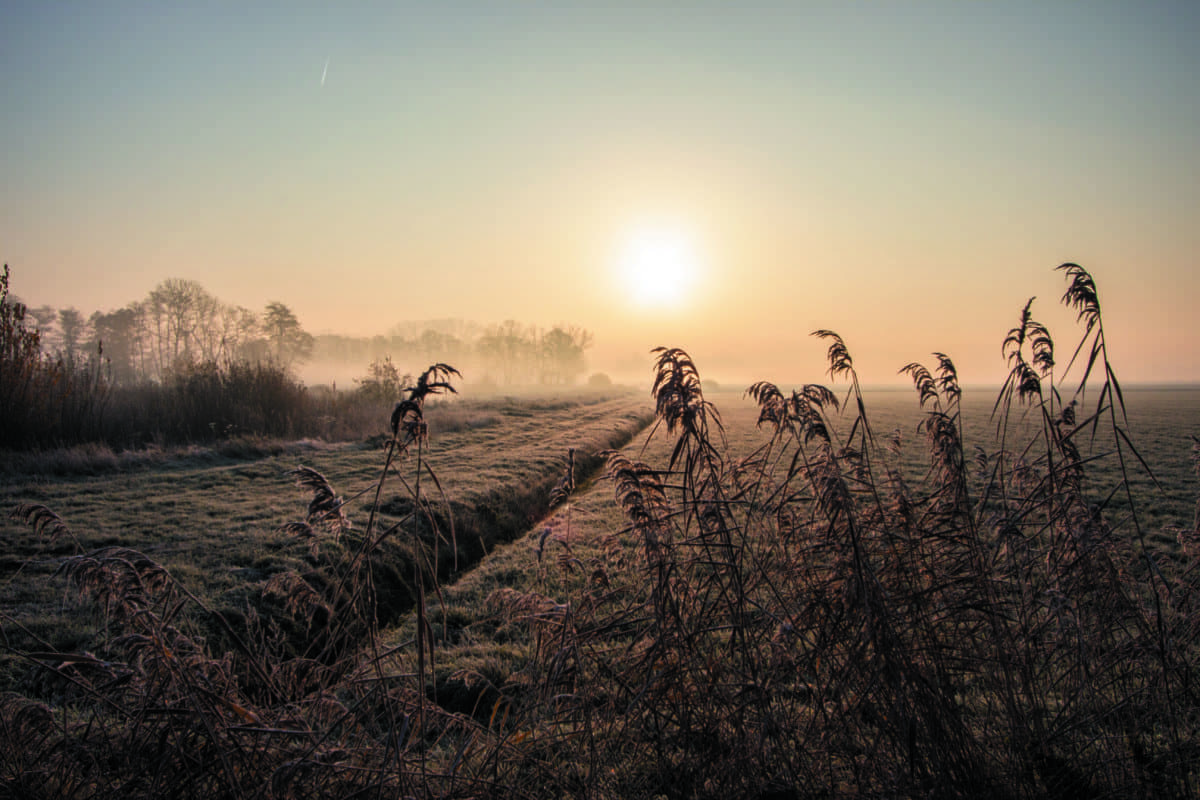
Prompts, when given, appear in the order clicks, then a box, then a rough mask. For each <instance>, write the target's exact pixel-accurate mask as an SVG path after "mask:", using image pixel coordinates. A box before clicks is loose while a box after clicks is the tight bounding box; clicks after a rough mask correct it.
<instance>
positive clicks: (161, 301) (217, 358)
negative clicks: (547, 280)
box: [26, 278, 593, 386]
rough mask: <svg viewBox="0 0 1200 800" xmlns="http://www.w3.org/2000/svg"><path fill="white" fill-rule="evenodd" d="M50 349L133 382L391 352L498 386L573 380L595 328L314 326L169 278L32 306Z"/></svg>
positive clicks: (359, 359) (362, 362)
mask: <svg viewBox="0 0 1200 800" xmlns="http://www.w3.org/2000/svg"><path fill="white" fill-rule="evenodd" d="M26 315H27V317H28V320H29V326H30V327H31V328H33V329H36V330H38V332H39V334H40V337H41V347H42V350H43V352H44V353H45V354H47V355H52V356H54V357H57V358H61V359H62V360H63V362H64V364H65V365H66V366H67V368H68V369H73V368H74V367H76V366H78V365H82V364H84V363H85V362H86V361H88V360H89V359H92V358H96V357H98V356H101V355H102V361H103V363H104V364H105V368H106V371H107V372H108V374H109V380H111V381H112V383H114V384H116V385H134V384H137V383H141V382H145V381H151V382H162V381H163V379H164V378H165V377H166V376H168V375H170V374H172V373H177V372H180V371H187V370H189V369H192V368H193V367H195V366H196V365H200V364H228V363H233V362H248V363H252V364H253V363H262V362H265V361H270V362H272V363H274V364H276V365H278V366H281V367H283V368H284V369H288V370H291V369H293V368H294V367H296V366H297V365H299V364H302V363H304V362H307V361H310V360H312V361H320V362H326V361H329V362H340V363H344V364H350V365H355V366H356V367H360V368H362V367H366V366H367V365H368V364H375V363H377V362H379V363H381V362H382V361H383V360H384V359H392V360H394V361H395V362H396V363H400V364H404V365H405V366H411V367H413V368H419V367H420V366H421V365H423V364H430V363H435V362H446V363H453V364H463V365H464V366H466V367H467V368H468V369H469V370H470V372H471V374H472V375H473V379H474V380H475V381H476V382H480V383H493V384H496V385H505V386H512V385H527V384H549V385H557V386H562V385H569V384H572V383H575V382H576V381H577V380H578V379H579V378H580V377H581V376H582V375H583V373H584V372H585V371H586V369H587V361H586V351H587V350H588V348H590V347H591V346H592V341H593V338H592V334H591V332H589V331H587V330H584V329H583V328H579V327H577V326H574V325H568V324H559V325H555V326H553V327H551V328H550V329H549V330H545V329H542V328H538V327H537V326H533V325H523V324H521V323H518V322H516V321H514V320H507V321H505V322H502V323H500V324H495V325H489V326H481V325H478V324H475V323H470V322H466V321H464V320H455V319H450V320H437V321H431V322H429V323H424V327H419V326H420V325H421V323H401V324H398V325H396V326H395V327H394V328H393V329H392V330H391V332H390V334H389V335H386V336H384V335H378V336H373V337H352V336H343V335H338V334H321V335H316V336H314V335H312V334H310V333H309V332H308V331H306V330H305V329H304V327H303V326H302V325H301V323H300V321H299V319H298V318H297V317H296V315H295V313H294V312H293V311H292V310H291V309H290V308H289V307H288V306H287V305H285V304H284V303H282V302H278V301H273V302H270V303H268V304H267V305H266V307H265V308H264V309H263V310H262V311H261V312H256V311H253V310H251V309H248V308H246V307H244V306H240V305H236V304H228V303H224V302H222V301H220V300H219V299H217V298H216V297H215V296H213V295H212V294H211V293H210V292H208V291H207V290H206V289H205V288H204V287H203V286H202V285H201V284H199V283H198V282H196V281H193V280H185V279H182V278H169V279H167V280H164V281H162V282H161V283H159V284H158V285H157V286H155V287H154V288H153V289H152V290H151V291H150V292H149V293H148V294H147V295H146V297H144V298H142V299H141V300H137V301H134V302H132V303H129V304H128V305H126V306H124V307H123V308H119V309H116V310H115V311H107V312H105V311H96V312H93V313H92V314H91V315H90V316H85V315H84V314H83V313H82V312H81V311H79V310H78V309H76V308H72V307H68V308H60V309H56V308H54V307H52V306H49V305H43V306H39V307H36V308H34V307H28V308H26Z"/></svg>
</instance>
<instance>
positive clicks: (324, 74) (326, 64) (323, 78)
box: [321, 58, 329, 86]
mask: <svg viewBox="0 0 1200 800" xmlns="http://www.w3.org/2000/svg"><path fill="white" fill-rule="evenodd" d="M328 74H329V59H328V58H327V59H325V69H323V70H321V85H322V86H324V85H325V76H326V75H328Z"/></svg>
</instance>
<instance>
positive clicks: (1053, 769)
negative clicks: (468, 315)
mask: <svg viewBox="0 0 1200 800" xmlns="http://www.w3.org/2000/svg"><path fill="white" fill-rule="evenodd" d="M1063 270H1064V272H1065V273H1066V277H1067V281H1068V292H1067V295H1066V297H1065V298H1064V301H1065V302H1066V303H1067V304H1068V305H1070V306H1071V307H1073V308H1076V309H1077V310H1079V312H1080V321H1081V330H1082V333H1081V334H1080V336H1081V337H1082V339H1083V347H1082V351H1081V352H1082V353H1083V356H1082V358H1083V359H1084V360H1083V361H1081V363H1080V364H1078V365H1075V367H1074V369H1075V372H1074V373H1068V375H1067V377H1066V378H1064V376H1063V375H1061V374H1059V373H1056V372H1055V368H1056V366H1058V365H1057V361H1056V359H1055V344H1054V341H1053V340H1052V338H1051V337H1050V333H1049V331H1047V330H1046V329H1045V328H1044V327H1043V326H1041V325H1040V324H1039V323H1038V322H1037V321H1036V320H1035V319H1033V318H1032V317H1031V316H1030V314H1029V309H1028V307H1027V308H1026V310H1025V313H1024V314H1023V316H1022V317H1021V321H1020V323H1019V325H1018V327H1016V328H1014V329H1013V330H1012V331H1010V332H1009V333H1008V335H1007V337H1006V338H1005V339H1004V352H1005V355H1006V357H1007V358H1008V363H1009V366H1010V370H1011V371H1010V373H1009V379H1008V380H1007V381H1006V383H1005V384H1004V386H1003V387H1001V388H1000V389H998V390H996V391H994V392H985V391H983V390H964V389H963V388H962V387H960V385H959V383H958V379H957V373H956V371H955V368H954V365H953V363H952V362H950V361H949V359H946V358H944V357H938V359H937V361H935V362H934V364H933V365H932V369H927V368H925V367H923V366H920V365H916V364H914V365H910V366H909V367H908V368H906V372H907V374H908V375H909V376H910V377H911V378H912V380H913V384H914V388H915V391H911V390H910V391H907V392H899V391H886V392H885V391H878V392H867V391H863V390H862V389H861V388H860V387H859V384H858V379H857V375H856V373H855V371H854V365H853V359H852V356H851V354H850V353H849V352H848V351H847V350H846V348H845V345H844V343H843V342H842V340H841V339H840V338H839V337H838V336H837V335H836V334H833V333H831V332H828V331H818V332H817V333H816V335H817V336H819V337H820V338H821V339H822V340H823V341H824V342H825V343H827V344H828V346H829V353H828V361H829V363H828V370H829V371H828V374H827V376H825V377H827V378H829V384H828V386H825V385H822V384H820V383H813V384H809V385H805V386H797V387H780V386H776V385H774V384H771V383H767V382H762V383H756V384H754V385H753V386H751V387H748V388H747V390H746V392H745V394H743V393H741V392H712V393H709V394H708V395H706V394H705V393H704V391H703V382H702V380H701V372H700V370H699V369H698V368H697V366H696V365H695V364H694V363H693V362H692V360H691V359H690V357H689V356H688V354H687V353H686V352H684V351H682V350H676V349H663V348H660V349H658V350H656V351H655V353H654V362H653V372H652V376H651V393H650V397H649V398H647V397H646V396H645V395H640V396H629V395H624V396H619V397H609V398H601V397H599V396H594V397H591V398H588V399H587V400H578V399H577V400H557V401H556V400H543V401H537V400H519V401H516V400H514V401H492V402H488V403H480V404H473V403H470V402H458V403H441V402H439V400H441V398H439V397H436V395H439V394H442V393H443V392H444V391H446V389H447V387H448V384H451V383H452V382H453V380H454V379H455V376H454V375H453V373H452V371H450V370H448V369H447V368H445V367H444V365H437V366H435V367H432V368H431V369H430V370H429V371H428V372H427V373H425V374H424V375H422V376H421V378H420V379H419V381H418V382H417V383H416V384H415V385H414V386H411V387H409V388H407V389H406V390H405V395H404V397H403V399H402V400H401V402H400V403H398V404H397V405H396V407H395V409H394V411H393V412H392V416H391V419H390V422H389V421H386V420H381V428H382V429H383V430H384V431H386V432H384V433H382V435H380V436H376V437H372V438H370V439H367V440H365V441H361V442H357V443H349V444H328V443H320V442H316V441H306V442H292V443H281V444H278V445H274V446H273V448H274V449H273V450H270V451H269V452H258V453H249V452H243V453H233V452H222V451H220V450H196V449H188V450H181V451H178V452H177V453H176V454H174V455H172V454H170V453H168V454H163V455H162V456H160V457H156V458H154V459H146V460H144V461H142V462H136V463H129V464H123V463H115V464H114V463H109V462H107V461H105V465H102V466H101V467H98V468H97V469H96V470H95V472H96V474H87V473H88V470H85V469H83V468H82V467H79V466H78V465H77V467H76V468H71V469H67V468H64V467H62V466H61V465H60V466H57V467H54V468H47V469H46V470H44V471H42V472H40V473H33V472H26V473H16V472H6V473H5V477H4V479H3V484H2V486H3V502H4V504H5V506H6V507H7V508H8V509H9V511H10V512H11V513H12V518H11V519H6V520H5V521H4V522H3V523H2V527H0V531H2V533H3V536H4V541H5V548H4V554H3V558H4V561H3V562H2V569H0V580H2V581H3V582H2V584H0V609H2V611H0V614H2V616H0V633H2V635H3V642H4V652H3V655H2V657H3V667H2V669H3V671H2V679H3V691H4V693H3V694H2V695H0V793H7V795H9V796H20V797H117V796H121V797H205V798H210V797H230V798H248V797H271V798H273V797H300V796H302V797H331V798H332V797H358V796H364V797H365V796H371V797H374V796H384V797H464V798H465V797H514V798H517V797H520V798H540V797H547V798H548V797H595V798H610V797H611V798H616V797H622V798H624V797H671V798H674V797H679V798H692V797H762V798H784V797H796V798H807V797H859V796H868V797H964V796H970V797H994V798H1034V797H1046V796H1052V797H1189V796H1194V794H1195V793H1196V792H1197V791H1200V786H1198V784H1197V781H1198V780H1200V773H1198V772H1197V769H1196V766H1195V765H1196V764H1197V763H1200V747H1198V745H1197V744H1196V742H1197V741H1200V714H1198V713H1197V711H1198V709H1200V702H1198V701H1200V686H1198V683H1197V678H1198V677H1200V673H1198V668H1200V647H1198V646H1197V633H1200V570H1198V569H1197V564H1198V563H1200V562H1198V561H1197V558H1198V557H1200V529H1198V527H1197V526H1198V525H1200V519H1198V516H1200V515H1198V514H1197V505H1196V497H1197V494H1198V493H1197V478H1196V473H1195V467H1196V463H1195V461H1194V459H1195V458H1196V455H1195V454H1194V451H1193V446H1194V444H1196V443H1197V440H1196V438H1195V437H1196V435H1197V434H1198V433H1200V403H1198V400H1200V391H1196V390H1183V389H1170V390H1149V389H1133V388H1131V387H1124V388H1123V387H1121V386H1120V384H1119V383H1118V381H1117V373H1116V369H1115V368H1114V365H1111V364H1110V363H1109V361H1108V357H1107V349H1106V342H1105V341H1104V331H1103V324H1102V319H1101V315H1100V308H1099V301H1098V299H1097V298H1096V295H1095V287H1094V285H1093V284H1092V283H1091V278H1090V276H1089V275H1088V274H1087V273H1086V272H1084V271H1083V270H1082V269H1080V268H1078V267H1075V266H1074V265H1064V267H1063ZM1074 344H1075V342H1070V345H1071V347H1070V348H1069V351H1073V350H1074ZM1088 365H1090V366H1088ZM1116 366H1117V367H1118V368H1119V365H1116ZM1058 369H1059V370H1061V369H1062V367H1061V366H1058ZM1080 371H1090V374H1088V376H1087V381H1086V383H1087V385H1088V390H1087V392H1086V393H1085V394H1077V393H1076V392H1075V391H1074V389H1073V387H1074V386H1076V385H1078V384H1079V383H1080V382H1081V381H1083V378H1082V377H1080V376H1079V372H1080ZM648 401H649V402H648ZM1073 401H1078V402H1073ZM81 458H82V456H81ZM84 460H86V459H84ZM102 460H103V459H102ZM47 463H48V464H53V463H54V462H53V460H50V461H48V462H47ZM1144 465H1148V466H1149V467H1150V468H1151V469H1152V470H1153V472H1154V475H1155V477H1156V478H1157V484H1158V485H1155V481H1154V480H1153V479H1151V477H1150V476H1149V475H1148V474H1147V473H1146V471H1145V469H1144V468H1143V467H1144ZM301 466H303V467H306V468H307V469H300V467H301Z"/></svg>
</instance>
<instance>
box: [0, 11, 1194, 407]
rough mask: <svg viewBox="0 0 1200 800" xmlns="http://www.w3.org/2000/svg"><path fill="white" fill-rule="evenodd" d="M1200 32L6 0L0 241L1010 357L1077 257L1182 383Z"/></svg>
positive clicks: (226, 275)
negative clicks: (1020, 320)
mask: <svg viewBox="0 0 1200 800" xmlns="http://www.w3.org/2000/svg"><path fill="white" fill-rule="evenodd" d="M1197 41H1200V5H1198V4H1196V3H1193V2H1186V1H1185V2H1178V3H1167V2H1152V1H1151V2H1127V3H1110V2H1088V3H1076V2H1070V3H1067V2H1061V3H1054V2H1003V3H1000V2H899V1H897V2H793V3H776V2H770V3H756V2H746V3H725V2H722V3H705V2H691V3H685V2H621V3H616V2H613V3H583V2H580V3H566V2H455V1H454V0H450V1H449V2H438V3H408V2H375V3H361V2H347V3H303V2H294V3H292V2H289V3H265V2H245V3H243V2H228V3H225V2H196V3H152V2H104V1H103V0H97V1H96V2H87V3H85V2H77V3H67V2H64V3H45V2H10V1H9V0H0V109H3V112H2V124H0V186H2V187H3V192H0V260H3V262H5V263H7V264H9V265H10V267H11V269H12V276H13V277H12V283H13V291H14V292H15V293H16V294H18V295H19V296H20V297H21V298H22V299H23V300H24V301H25V302H27V303H30V304H31V305H41V304H50V305H52V306H55V307H60V308H61V307H68V306H72V307H76V308H78V309H80V310H82V311H84V312H85V314H86V313H90V312H91V311H94V310H104V311H108V310H113V309H116V308H119V307H121V306H124V305H126V304H127V303H129V302H131V301H134V300H137V299H140V298H142V297H144V296H145V295H146V294H147V293H148V292H149V291H150V290H151V289H152V288H153V287H154V286H155V285H156V284H157V283H159V282H160V281H161V280H163V279H165V278H168V277H178V278H187V279H191V280H196V281H198V282H200V283H201V284H202V285H203V286H204V287H205V288H206V289H208V291H209V292H211V293H212V294H214V295H216V296H217V297H218V298H220V299H221V300H222V301H224V302H227V303H236V304H238V305H243V306H247V307H250V308H262V307H263V306H264V305H265V304H266V303H267V302H270V301H276V300H277V301H280V302H283V303H285V304H287V305H288V306H289V307H291V308H292V309H293V310H294V311H295V313H296V314H297V316H298V317H299V319H300V321H301V322H302V324H303V325H304V326H305V327H306V328H307V329H308V330H309V331H311V332H314V333H321V332H336V333H344V334H351V335H372V334H377V333H383V332H385V331H386V330H387V329H388V328H390V327H392V326H393V325H394V324H396V323H397V322H400V321H402V320H421V319H437V318H446V317H461V318H464V319H468V320H474V321H477V322H480V323H484V324H488V323H496V322H501V321H503V320H507V319H514V320H517V321H520V322H522V323H528V324H536V325H540V326H550V325H553V324H556V323H564V322H565V323H569V324H573V325H578V326H582V327H585V328H587V329H589V330H591V331H592V332H593V333H594V336H595V346H594V347H593V349H592V351H591V352H590V354H589V357H590V361H591V364H592V367H593V368H594V369H603V370H607V371H609V372H611V373H612V374H614V375H615V376H618V377H625V376H627V375H628V376H632V377H633V378H635V379H636V378H637V377H638V376H644V378H645V380H646V381H647V384H648V383H649V375H650V372H649V370H650V363H651V359H650V356H649V353H648V351H649V350H650V348H651V347H654V346H658V345H663V346H670V347H682V348H684V349H686V350H688V351H689V352H690V353H691V354H692V356H693V357H694V358H695V360H696V362H697V364H698V365H699V367H700V370H701V374H702V375H705V376H706V377H712V378H714V379H718V380H720V381H722V382H729V383H734V384H737V383H739V382H740V383H749V382H751V381H755V380H762V379H766V380H772V381H775V382H778V383H780V384H781V385H787V386H790V385H795V384H798V383H803V382H828V376H826V375H825V374H824V370H825V368H826V364H825V362H824V345H823V344H822V343H821V342H819V341H817V340H815V339H813V338H812V337H811V336H810V333H811V332H812V331H814V330H816V329H832V330H835V331H837V332H838V333H840V334H841V335H842V336H843V337H844V339H845V340H846V343H847V345H848V346H849V348H850V351H851V354H852V356H853V357H854V360H855V364H856V366H857V367H858V370H859V374H860V377H861V379H862V380H863V381H864V382H866V383H888V382H893V381H899V380H904V378H901V377H898V376H897V370H899V368H900V367H902V366H903V365H904V364H907V363H908V362H910V361H924V362H926V363H930V362H932V361H933V357H932V356H931V355H930V354H931V353H932V352H934V351H937V352H945V353H947V354H948V355H950V356H951V358H953V359H954V361H955V363H956V364H957V365H958V368H959V371H960V374H961V376H962V377H963V379H964V381H966V382H968V383H972V382H973V383H998V382H999V381H1000V380H1002V378H1003V375H1004V368H1005V367H1004V361H1003V359H1002V357H1001V349H1000V343H1001V341H1002V340H1003V338H1004V335H1005V333H1006V332H1007V331H1008V329H1009V328H1010V327H1012V326H1013V325H1014V324H1015V322H1016V321H1017V317H1018V315H1019V313H1020V310H1021V308H1022V306H1023V305H1024V304H1025V302H1026V301H1027V300H1028V299H1029V298H1030V297H1032V296H1037V300H1036V301H1035V304H1034V307H1033V310H1034V313H1035V316H1037V317H1038V318H1040V319H1042V320H1043V321H1044V322H1046V323H1047V324H1049V325H1050V326H1051V330H1052V332H1053V333H1054V334H1055V336H1056V339H1057V340H1058V342H1059V348H1060V352H1061V353H1062V358H1061V360H1063V361H1065V360H1066V357H1067V355H1069V351H1070V350H1071V349H1073V346H1074V343H1075V342H1076V340H1077V338H1078V334H1079V330H1078V329H1077V328H1076V327H1075V324H1074V318H1073V315H1072V314H1070V313H1067V312H1065V311H1064V310H1063V309H1062V308H1061V307H1060V305H1059V298H1060V296H1061V295H1062V292H1063V289H1064V288H1065V287H1064V282H1063V279H1062V276H1061V275H1060V274H1058V273H1056V272H1055V271H1054V267H1055V266H1057V265H1058V264H1060V263H1062V262H1064V261H1073V262H1077V263H1080V264H1082V265H1083V266H1084V267H1086V268H1087V269H1089V270H1090V271H1091V272H1092V274H1093V275H1094V276H1095V277H1096V279H1097V282H1098V285H1099V288H1100V297H1101V301H1102V304H1103V310H1104V314H1105V326H1106V333H1107V336H1108V338H1109V340H1110V347H1111V351H1112V355H1113V360H1114V366H1115V367H1116V369H1117V374H1118V375H1119V376H1120V377H1121V378H1122V380H1123V381H1124V382H1126V383H1130V382H1147V381H1148V382H1176V381H1186V382H1197V381H1200V322H1198V318H1197V314H1196V307H1197V298H1200V269H1197V265H1196V260H1197V258H1196V256H1197V253H1200V47H1198V46H1197V45H1196V42H1197ZM656 275H658V277H655V276H656ZM664 281H665V282H666V284H667V285H666V286H665V287H664V286H663V285H662V282H664ZM364 367H365V365H364Z"/></svg>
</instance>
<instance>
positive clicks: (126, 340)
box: [0, 265, 608, 450]
mask: <svg viewBox="0 0 1200 800" xmlns="http://www.w3.org/2000/svg"><path fill="white" fill-rule="evenodd" d="M9 277H10V273H9V269H8V267H7V265H6V266H5V267H4V269H3V272H0V449H5V448H12V449H20V450H37V449H43V448H55V447H64V446H73V445H77V444H95V443H101V444H103V445H105V446H108V447H111V448H128V447H135V448H136V447H142V446H146V445H167V444H175V443H194V442H211V441H218V440H238V439H242V440H244V439H246V438H247V437H250V438H254V437H267V438H274V439H281V438H282V439H287V438H299V437H318V438H322V439H326V440H331V439H342V440H346V439H354V438H359V437H362V436H364V435H370V434H372V433H378V430H379V427H380V426H381V425H382V424H383V422H384V421H386V420H387V418H388V414H389V413H390V411H391V407H392V404H393V403H395V402H396V401H398V400H400V399H401V398H402V397H403V396H404V393H405V392H406V391H410V390H411V388H412V387H413V386H414V384H415V382H416V378H415V377H414V376H416V375H419V374H421V373H422V372H424V371H425V370H426V369H427V368H429V367H430V366H431V365H436V364H449V365H451V366H452V367H453V368H454V370H455V371H457V372H458V373H461V374H463V375H469V376H470V378H469V379H467V380H466V381H464V384H469V385H471V386H472V387H473V388H475V389H476V390H483V391H485V392H486V391H488V390H492V389H503V388H506V387H512V386H517V385H539V386H567V385H570V384H573V383H575V382H576V381H578V379H579V378H580V376H581V375H582V374H583V372H584V370H585V368H586V362H585V360H584V354H585V351H586V350H587V349H588V347H590V346H591V343H592V336H591V334H590V333H589V332H588V331H585V330H582V329H580V328H576V327H573V326H567V325H558V326H555V327H553V328H551V329H549V330H543V329H540V328H537V327H534V326H530V325H520V324H518V323H516V322H512V321H509V322H504V323H502V324H499V325H492V326H487V327H484V326H478V325H472V324H469V323H466V322H462V321H444V322H441V323H426V324H420V323H417V324H413V323H409V324H407V325H398V326H396V327H395V328H394V329H393V330H392V332H391V333H390V335H388V336H376V337H373V338H353V337H348V336H335V335H321V336H313V335H312V334H311V333H309V332H308V331H306V330H305V329H304V326H303V325H302V324H301V322H300V320H299V319H298V318H297V317H296V315H295V313H294V312H293V311H292V310H291V309H290V308H288V306H286V305H285V304H283V303H281V302H270V303H268V304H267V305H266V307H265V308H264V309H263V310H262V311H253V310H251V309H248V308H244V307H242V306H236V305H229V304H227V303H223V302H221V301H220V300H218V299H217V298H216V297H214V296H213V295H212V294H210V293H209V292H208V291H207V290H205V289H204V287H203V286H201V285H200V284H199V283H196V282H195V281H189V280H181V279H177V278H172V279H169V280H165V281H163V282H162V283H160V284H158V285H157V286H156V287H154V289H153V290H151V291H150V293H149V294H148V295H146V297H144V298H143V299H141V300H138V301H135V302H132V303H129V304H128V305H126V306H125V307H123V308H120V309H117V310H116V311H107V312H105V311H96V312H93V313H92V314H90V315H85V314H84V313H83V312H81V311H79V310H78V309H75V308H61V309H56V308H53V307H51V306H40V307H36V308H30V307H28V306H27V305H26V304H24V303H22V302H21V301H20V299H19V298H17V297H16V296H14V295H11V294H10V293H9ZM317 361H319V362H320V366H321V371H329V370H327V368H328V367H330V366H333V365H340V369H338V370H336V371H337V372H338V373H340V374H342V375H349V376H353V377H352V379H351V380H350V381H348V382H347V383H345V384H343V385H341V386H336V385H321V386H313V387H311V388H310V387H307V386H305V385H304V383H303V382H302V381H301V380H300V378H299V375H300V371H299V368H300V367H301V366H302V365H303V364H305V363H307V362H314V363H315V362H317ZM589 383H592V384H597V383H599V384H607V383H608V380H607V378H606V377H605V376H603V375H594V376H592V378H589Z"/></svg>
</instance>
